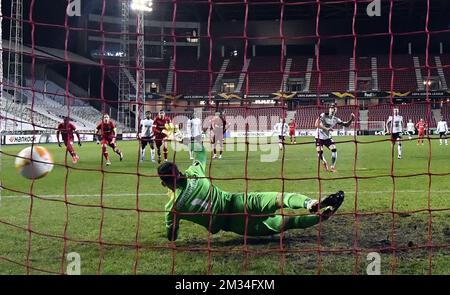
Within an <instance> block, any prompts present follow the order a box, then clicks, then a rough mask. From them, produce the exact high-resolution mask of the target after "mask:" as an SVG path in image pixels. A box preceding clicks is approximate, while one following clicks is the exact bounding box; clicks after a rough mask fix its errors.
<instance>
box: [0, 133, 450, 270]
mask: <svg viewBox="0 0 450 295" xmlns="http://www.w3.org/2000/svg"><path fill="white" fill-rule="evenodd" d="M351 139H352V138H350V137H347V138H345V137H339V138H337V140H338V141H344V140H351ZM380 139H383V138H382V137H358V141H359V143H358V145H357V157H355V151H356V145H355V144H354V143H352V142H350V143H341V144H338V151H339V155H338V172H337V173H336V174H330V173H324V172H323V171H322V170H320V179H319V178H318V177H317V176H318V175H319V174H318V173H319V172H318V168H317V158H316V154H315V147H314V145H313V143H312V138H301V140H300V142H301V143H308V144H298V145H295V146H293V145H292V146H291V145H289V146H287V148H286V152H285V156H284V159H285V161H284V164H283V163H282V161H281V155H280V156H279V160H278V161H276V162H272V163H263V162H261V161H260V156H261V152H259V151H252V152H250V153H248V156H247V154H246V153H245V152H244V151H236V152H232V151H229V152H226V153H225V155H224V159H222V160H214V162H213V164H212V167H211V169H210V170H209V173H210V175H211V177H212V178H234V179H229V180H226V179H217V180H214V183H215V184H216V185H217V186H219V187H220V188H222V189H223V190H227V191H231V192H239V191H245V190H246V189H248V191H281V190H282V189H283V185H284V190H285V191H289V192H302V193H305V194H308V195H310V196H311V197H315V198H317V197H318V192H319V190H321V191H322V192H323V193H329V192H335V191H337V190H340V189H342V190H344V191H345V192H346V201H345V202H344V204H343V206H342V207H341V209H340V210H339V213H340V215H337V216H335V217H334V218H332V219H330V220H329V221H327V222H324V223H323V224H321V225H320V227H319V226H316V227H313V228H309V229H306V230H293V231H290V232H288V233H286V234H285V235H284V236H282V237H280V236H274V237H264V238H249V239H247V240H244V237H241V236H237V235H235V234H233V233H226V232H221V233H219V234H216V235H214V236H209V235H208V232H207V231H206V230H205V229H204V228H202V227H200V226H197V225H195V224H192V223H189V222H183V221H182V222H181V225H180V236H179V240H177V241H176V242H175V243H171V242H168V241H167V240H166V238H165V227H164V212H163V210H164V204H165V203H166V201H167V196H166V194H165V193H166V191H165V189H163V188H162V187H161V185H160V184H159V181H158V178H157V177H155V173H156V165H155V164H152V163H150V162H148V161H147V162H144V163H143V164H142V165H140V166H139V170H138V169H137V155H138V148H137V144H136V142H119V145H120V147H121V148H122V149H123V151H124V154H125V156H126V158H125V160H124V161H123V162H119V161H118V159H117V157H116V156H115V155H112V162H113V163H112V166H110V167H108V168H105V169H104V173H102V172H101V171H98V170H99V169H101V166H100V150H99V146H97V145H95V144H84V145H83V147H81V148H78V147H77V150H78V151H79V154H80V157H81V160H80V162H79V163H78V164H77V165H76V166H75V167H73V168H72V164H69V167H68V168H67V169H66V168H65V167H61V166H55V168H54V170H53V171H52V172H51V174H50V175H48V176H47V177H46V178H44V179H41V180H39V181H36V182H35V183H34V185H33V187H31V181H28V180H25V179H24V178H22V177H21V176H20V175H19V174H18V173H17V172H16V171H15V169H14V165H13V164H14V158H13V157H11V156H9V155H7V154H12V155H15V154H17V153H18V152H19V150H20V149H22V148H24V147H25V146H7V147H5V146H4V147H3V149H2V150H3V154H2V158H1V164H2V166H1V182H2V185H3V187H4V189H3V190H2V199H1V202H0V239H1V242H0V274H25V273H27V271H28V272H29V273H31V274H44V273H46V272H45V271H50V272H57V273H58V272H61V270H63V271H65V268H66V265H67V262H66V261H65V259H63V258H64V257H63V255H65V254H67V253H68V252H77V253H79V254H80V255H81V272H82V274H95V273H102V274H132V273H134V270H136V273H138V274H171V273H172V272H173V273H175V274H207V273H212V274H243V273H246V274H282V273H283V274H316V273H321V274H353V273H360V274H364V273H365V271H366V267H367V264H368V262H367V260H366V256H367V253H369V252H373V251H377V252H380V254H381V257H382V261H381V263H382V264H381V269H382V273H383V274H391V273H396V274H426V273H428V272H429V270H430V263H431V272H432V273H433V274H450V259H449V257H450V223H449V220H450V210H448V208H450V197H449V196H450V176H449V175H445V174H446V173H449V172H450V148H449V147H446V146H439V144H438V141H432V142H431V146H430V145H428V142H427V143H426V144H425V145H424V146H417V145H416V143H415V141H411V142H405V143H404V148H403V153H404V156H403V159H402V160H397V159H394V161H393V162H392V161H391V146H390V144H389V143H388V142H374V141H377V140H380ZM371 141H372V142H371ZM47 147H48V149H49V150H50V152H51V153H52V154H53V156H54V158H55V161H56V162H57V163H64V150H63V149H61V148H58V147H57V146H56V145H48V146H47ZM274 147H276V144H274ZM430 147H431V155H432V156H431V158H430V161H429V153H430ZM326 156H327V157H328V158H329V157H330V156H329V152H328V151H326ZM176 159H177V163H179V165H180V166H181V168H182V169H185V168H187V167H188V165H189V163H190V161H189V160H188V155H187V152H179V153H176ZM391 163H393V171H394V175H395V176H396V177H395V178H392V177H391V176H390V175H391ZM282 164H283V165H282ZM246 166H247V176H248V179H247V180H245V175H246V174H245V167H246ZM137 172H139V173H140V177H138V176H137V174H136V173H137ZM428 172H431V173H433V174H436V175H432V176H430V177H429V176H428V175H427V173H428ZM123 173H129V174H123ZM412 174H414V175H417V176H408V175H412ZM440 174H444V175H440ZM281 175H283V176H284V178H286V179H285V181H284V183H283V181H282V180H281V179H270V180H267V179H264V178H280V177H281ZM374 176H377V177H375V178H372V177H374ZM407 176H408V177H407ZM236 178H240V179H236ZM65 181H67V185H66V186H65V185H64V183H65ZM394 185H395V193H394ZM102 188H103V189H102ZM429 188H431V190H430V189H429ZM31 189H32V192H33V194H34V195H35V196H36V197H32V198H31V197H30V196H27V195H26V194H27V193H28V192H30V190H31ZM65 189H66V190H67V192H66V193H67V197H66V199H65V198H64V196H65ZM12 190H17V191H21V192H23V193H15V192H13V191H12ZM137 192H139V195H138V197H137ZM117 208H120V209H122V210H117ZM430 208H432V209H433V211H429V210H428V209H430ZM137 209H139V211H138V210H137ZM392 209H394V211H396V212H399V214H395V215H393V214H392V213H390V211H392ZM443 209H447V210H443ZM416 210H422V211H420V212H411V211H416ZM402 212H403V213H402ZM408 212H409V213H408ZM373 213H378V214H373ZM430 221H431V223H430ZM28 224H30V227H29V228H30V229H31V231H28ZM319 228H320V235H319ZM100 229H101V232H100ZM64 233H65V234H64ZM64 236H65V237H66V239H64ZM430 238H431V244H427V243H428V242H429V241H430ZM208 239H210V244H209V248H208ZM280 239H282V240H281V242H280ZM99 241H101V243H100V242H99ZM281 243H282V245H283V251H280V244H281ZM135 245H139V247H136V246H135ZM427 245H428V246H430V247H426V246H427ZM27 257H28V259H27ZM27 261H28V266H29V268H27V267H26V266H25V265H26V263H27Z"/></svg>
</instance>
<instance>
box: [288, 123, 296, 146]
mask: <svg viewBox="0 0 450 295" xmlns="http://www.w3.org/2000/svg"><path fill="white" fill-rule="evenodd" d="M288 126H289V137H290V138H291V143H297V140H296V139H295V128H296V127H297V124H295V121H294V119H291V121H289V124H288Z"/></svg>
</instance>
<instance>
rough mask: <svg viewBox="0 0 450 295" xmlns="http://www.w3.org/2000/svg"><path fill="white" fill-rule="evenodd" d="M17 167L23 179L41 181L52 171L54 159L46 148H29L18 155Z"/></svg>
mask: <svg viewBox="0 0 450 295" xmlns="http://www.w3.org/2000/svg"><path fill="white" fill-rule="evenodd" d="M15 166H16V169H17V170H18V171H19V173H20V174H21V175H22V176H23V177H25V178H28V179H39V178H42V177H45V176H46V175H47V174H48V173H50V172H51V171H52V169H53V157H52V155H51V154H50V152H49V151H48V150H47V149H46V148H45V147H42V146H34V147H33V148H32V147H27V148H25V149H23V150H22V151H21V152H20V153H19V154H17V157H16V162H15Z"/></svg>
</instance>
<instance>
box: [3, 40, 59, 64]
mask: <svg viewBox="0 0 450 295" xmlns="http://www.w3.org/2000/svg"><path fill="white" fill-rule="evenodd" d="M2 46H3V50H4V51H11V50H13V48H10V47H9V40H5V39H3V40H2ZM22 52H23V53H25V54H26V55H31V54H33V51H32V48H31V47H29V46H26V45H23V47H22ZM34 55H35V56H36V57H37V58H43V59H54V57H53V56H51V55H49V54H47V53H45V52H42V51H40V50H37V49H36V47H35V48H34Z"/></svg>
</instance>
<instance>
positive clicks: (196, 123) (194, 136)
mask: <svg viewBox="0 0 450 295" xmlns="http://www.w3.org/2000/svg"><path fill="white" fill-rule="evenodd" d="M186 136H187V139H188V142H189V158H190V159H191V160H194V144H195V143H201V142H202V120H200V118H197V116H196V115H195V113H194V114H193V115H192V116H191V118H190V119H189V120H187V122H186Z"/></svg>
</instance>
